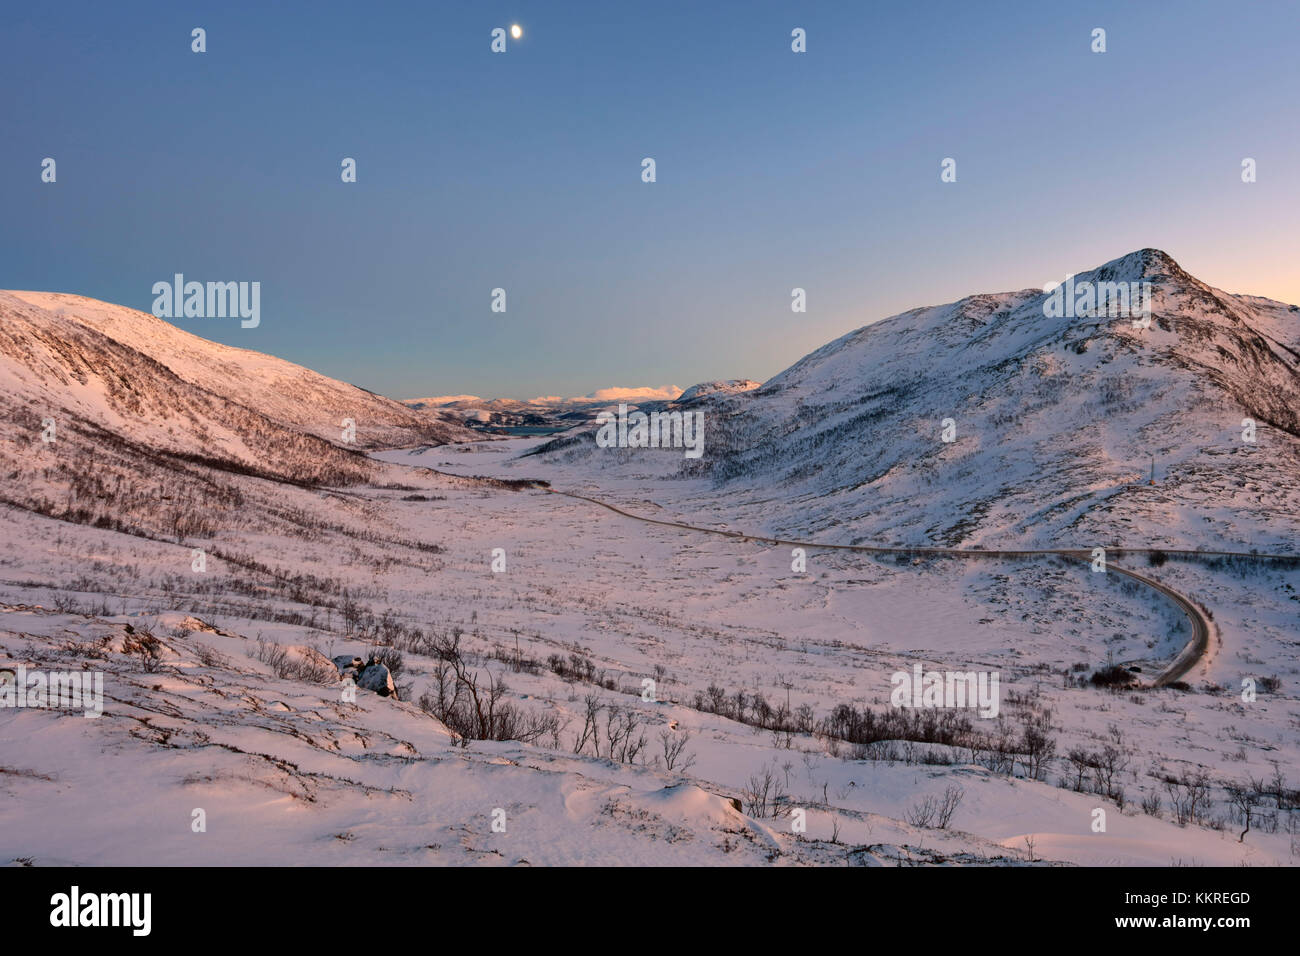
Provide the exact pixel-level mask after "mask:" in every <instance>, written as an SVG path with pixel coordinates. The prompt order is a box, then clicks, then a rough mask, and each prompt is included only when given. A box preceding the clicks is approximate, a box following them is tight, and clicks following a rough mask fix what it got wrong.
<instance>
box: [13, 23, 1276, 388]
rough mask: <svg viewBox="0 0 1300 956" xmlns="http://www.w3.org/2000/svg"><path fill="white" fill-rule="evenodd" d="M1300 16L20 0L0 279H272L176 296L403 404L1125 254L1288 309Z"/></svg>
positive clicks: (682, 368) (769, 364)
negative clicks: (1178, 266) (514, 29)
mask: <svg viewBox="0 0 1300 956" xmlns="http://www.w3.org/2000/svg"><path fill="white" fill-rule="evenodd" d="M47 7H48V8H47ZM511 23H519V24H520V25H522V27H523V29H524V31H525V32H524V37H523V39H522V40H521V41H519V42H511V43H510V44H509V49H508V51H507V52H506V53H504V54H493V53H492V52H491V51H490V49H489V45H490V41H491V36H490V33H491V30H492V29H493V28H494V27H497V26H509V25H510V24H511ZM196 26H201V27H203V28H205V29H206V31H207V45H208V50H207V52H206V53H204V54H195V53H192V52H191V50H190V31H191V29H192V28H194V27H196ZM794 27H803V28H804V29H805V30H806V31H807V36H808V52H807V53H804V54H794V53H792V52H791V50H790V31H791V30H792V29H793V28H794ZM1094 27H1102V28H1104V29H1106V31H1107V47H1108V49H1107V52H1106V53H1104V54H1095V53H1092V52H1091V50H1090V34H1091V31H1092V29H1093V28H1094ZM1297 36H1300V4H1296V3H1294V2H1286V3H1283V2H1277V3H1270V2H1256V3H1250V4H1240V3H1231V2H1224V3H1218V2H1215V3H1210V2H1199V3H1198V2H1179V3H1164V2H1155V0H1151V2H1141V3H1139V2H1132V0H1127V2H1121V3H1078V4H1064V3H1060V4H1058V3H1032V2H1027V3H988V4H985V3H978V4H976V3H968V2H966V3H907V4H897V3H890V4H885V3H867V2H854V3H849V2H844V3H764V2H744V3H730V2H710V3H701V2H685V3H671V2H656V3H653V4H632V3H621V2H599V3H596V2H593V3H587V2H559V0H547V2H525V0H509V2H505V3H495V2H492V0H482V2H472V3H471V2H465V3H434V2H422V3H409V4H407V3H372V4H338V3H331V2H316V3H310V4H307V3H304V4H293V3H280V4H274V5H271V4H265V3H227V2H223V3H211V4H187V3H175V2H165V3H144V2H140V3H126V4H105V3H103V2H99V0H97V2H87V3H82V2H59V3H56V4H50V5H35V4H33V5H23V6H13V7H12V8H11V9H9V10H7V11H6V24H5V29H4V31H3V33H0V86H2V88H3V89H4V90H6V93H5V95H4V97H3V99H0V130H3V131H4V132H3V135H2V136H0V143H2V144H3V145H2V146H0V210H2V211H3V214H4V218H5V224H4V229H3V230H0V287H2V288H18V289H42V290H53V291H64V292H75V293H79V294H83V295H89V296H93V297H96V298H100V299H105V300H109V301H112V302H118V303H121V304H124V305H129V306H133V307H135V308H140V309H143V310H148V309H149V308H150V307H151V304H152V301H153V297H152V295H151V291H150V290H151V288H152V285H153V283H155V282H157V281H161V280H169V279H170V278H171V276H172V275H173V274H174V273H176V272H182V273H184V274H185V276H186V278H187V279H197V280H200V281H207V280H222V281H224V280H245V281H254V280H255V281H260V282H261V283H262V322H261V325H260V326H259V327H258V328H256V329H241V328H240V326H239V323H238V321H232V320H226V319H188V320H186V319H179V320H176V322H177V324H178V325H180V326H181V327H183V328H186V329H188V330H190V331H193V332H196V333H197V334H200V335H203V336H205V337H208V338H212V339H216V340H218V341H222V342H226V343H229V344H232V345H238V346H243V347H246V348H251V349H256V350H258V351H264V352H270V353H273V354H275V355H279V356H282V357H284V358H287V359H290V360H292V361H295V362H300V363H302V364H304V365H308V366H310V367H312V368H315V369H317V370H319V371H321V372H324V373H326V374H328V375H332V376H335V377H338V378H342V379H345V380H347V381H351V382H355V383H357V384H359V385H362V386H365V387H367V388H370V389H373V390H375V391H380V392H383V393H385V394H388V395H393V396H396V397H411V396H417V395H433V394H450V393H461V392H468V393H472V394H478V395H484V396H498V395H502V396H510V397H520V398H530V397H533V396H535V395H541V394H560V395H566V396H567V395H577V394H582V393H586V392H590V391H592V390H594V389H596V388H600V387H605V386H612V385H628V386H631V385H659V384H664V383H675V384H677V385H681V386H683V387H685V386H688V385H690V384H692V383H694V382H696V381H700V380H705V379H712V378H732V377H750V378H758V379H765V378H768V377H770V376H771V375H773V374H775V373H776V372H778V371H780V370H781V369H783V368H785V367H786V366H788V365H790V364H791V363H792V362H794V361H795V360H797V359H798V358H800V357H801V356H802V355H804V354H805V353H807V352H808V351H811V350H812V349H814V348H816V347H818V346H820V345H822V344H824V343H825V342H827V341H829V340H830V339H833V338H835V337H836V336H838V335H840V334H842V333H843V332H845V331H848V330H849V329H852V328H855V327H857V326H859V325H863V324H865V323H867V322H870V321H873V320H875V319H878V318H881V317H884V316H886V315H890V314H893V313H896V312H900V311H903V310H905V309H908V308H912V307H914V306H919V305H928V304H934V303H938V302H945V301H950V300H952V299H956V298H959V297H961V296H963V295H966V294H969V293H973V292H980V291H1001V290H1004V289H1016V288H1023V287H1027V286H1031V285H1033V286H1041V285H1044V284H1045V283H1047V282H1049V281H1054V280H1058V279H1060V278H1062V277H1063V276H1064V274H1065V273H1066V272H1067V271H1079V270H1083V269H1086V268H1090V267H1092V266H1095V265H1098V264H1100V263H1101V262H1104V261H1106V260H1108V259H1112V258H1115V257H1117V256H1120V255H1123V254H1125V253H1127V252H1130V251H1132V250H1134V249H1137V248H1141V247H1144V246H1157V247H1159V248H1163V249H1165V250H1166V251H1167V252H1169V253H1170V254H1171V255H1173V256H1174V257H1175V258H1176V259H1178V260H1179V261H1180V262H1181V263H1182V265H1183V266H1184V267H1185V268H1187V269H1188V270H1189V271H1191V272H1192V273H1193V274H1195V275H1198V276H1199V277H1201V278H1203V279H1205V280H1207V281H1209V282H1212V283H1214V284H1215V285H1218V286H1221V287H1223V288H1226V289H1228V290H1229V291H1237V292H1251V293H1255V294H1260V295H1268V296H1271V297H1274V298H1279V299H1283V300H1286V301H1290V302H1300V269H1297V268H1296V262H1297V253H1300V238H1298V237H1300V229H1298V228H1297V225H1296V222H1297V216H1296V214H1297V211H1300V210H1298V206H1300V203H1298V201H1297V195H1298V190H1300V123H1297V121H1296V115H1297V107H1296V104H1297V101H1298V95H1297V94H1298V93H1300V57H1297V55H1296V37H1297ZM46 156H50V157H54V158H55V159H56V161H57V163H58V167H57V168H58V181H57V182H56V183H54V184H46V183H42V182H41V181H40V164H41V160H42V159H43V158H44V157H46ZM345 156H346V157H354V158H355V159H356V160H357V164H358V182H356V183H355V184H344V183H342V182H341V181H340V177H339V172H340V165H339V164H340V161H341V160H342V159H343V157H345ZM646 156H651V157H654V159H655V160H656V164H657V175H658V181H657V182H655V183H653V184H646V183H643V182H642V181H641V176H640V173H641V160H642V158H643V157H646ZM944 157H953V158H955V159H956V160H957V182H956V183H952V184H944V183H941V182H940V179H939V172H940V161H941V160H942V159H943V158H944ZM1244 157H1252V158H1254V159H1256V161H1257V163H1258V182H1256V183H1253V184H1249V185H1246V184H1243V183H1242V182H1241V178H1240V164H1241V160H1242V159H1243V158H1244ZM795 286H799V287H803V288H805V289H806V290H807V295H808V312H807V313H806V314H802V315H799V314H794V313H792V312H791V311H790V290H791V289H792V288H793V287H795ZM495 287H503V288H505V289H506V290H507V302H508V311H507V312H506V313H504V314H500V313H493V312H492V311H491V310H490V301H491V290H492V289H493V288H495Z"/></svg>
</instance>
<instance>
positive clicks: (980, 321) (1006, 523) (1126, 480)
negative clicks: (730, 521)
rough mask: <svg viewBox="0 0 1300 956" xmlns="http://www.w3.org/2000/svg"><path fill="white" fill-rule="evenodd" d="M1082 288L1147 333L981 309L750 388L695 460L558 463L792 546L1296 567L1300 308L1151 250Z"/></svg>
mask: <svg viewBox="0 0 1300 956" xmlns="http://www.w3.org/2000/svg"><path fill="white" fill-rule="evenodd" d="M1085 280H1086V281H1091V282H1093V283H1098V282H1106V281H1114V282H1137V283H1141V282H1149V283H1150V285H1151V290H1152V313H1153V316H1152V321H1151V324H1150V328H1139V327H1135V326H1134V323H1133V320H1132V318H1130V317H1128V316H1121V317H1113V318H1112V317H1058V318H1053V317H1049V314H1048V313H1049V312H1050V311H1051V310H1048V309H1045V307H1044V303H1045V300H1046V298H1047V296H1046V295H1045V293H1044V292H1043V291H1042V290H1038V289H1029V290H1021V291H1018V292H1006V293H1000V294H993V295H975V296H971V297H969V298H965V299H962V300H961V301H959V302H955V303H951V304H949V305H942V306H935V307H931V308H922V309H915V310H912V311H910V312H906V313H903V314H902V315H898V316H894V317H893V318H890V319H886V320H884V321H881V322H878V323H876V324H873V325H869V326H866V327H864V328H861V329H858V330H856V331H853V332H850V333H848V334H847V335H845V336H843V337H841V338H839V339H837V340H835V341H834V342H831V343H829V344H828V345H826V346H823V347H822V348H820V349H818V350H817V351H815V352H813V353H812V354H810V355H808V356H806V357H805V358H803V359H801V360H800V361H799V362H797V363H795V364H794V365H793V366H791V367H790V368H789V369H787V370H786V371H784V372H782V373H781V374H779V375H777V376H776V377H775V378H773V379H771V380H770V381H768V382H766V383H765V384H764V385H763V386H762V387H761V388H760V389H757V390H755V391H752V392H749V393H741V394H739V395H730V394H717V395H713V396H706V397H704V398H703V399H702V401H701V403H700V404H698V405H696V406H695V407H696V408H701V407H702V408H704V409H705V411H706V427H705V454H704V457H703V458H702V459H701V460H699V461H698V462H683V461H682V460H681V456H680V454H674V453H671V452H667V453H665V452H662V451H658V450H646V453H645V454H642V455H639V456H638V455H636V454H634V453H633V452H632V451H631V450H624V451H611V450H609V449H599V448H596V447H594V444H592V443H591V442H590V440H589V439H588V441H587V444H586V445H585V446H579V445H576V444H575V442H574V440H572V439H568V438H566V439H561V440H559V441H557V442H556V443H555V445H554V451H553V452H552V453H551V454H552V458H553V460H557V461H558V460H560V459H561V457H562V458H563V460H564V461H566V462H568V463H570V464H576V463H584V464H585V465H586V466H587V467H595V468H601V469H609V468H612V469H615V470H617V469H626V468H634V469H637V470H638V472H639V473H645V471H646V469H647V463H648V462H649V461H650V460H651V459H652V458H654V459H656V460H658V462H659V463H660V465H661V466H662V467H661V473H663V474H673V475H677V476H686V477H708V478H710V479H711V480H712V481H713V482H714V483H715V485H717V486H719V487H721V488H723V489H725V491H726V493H727V495H728V497H729V499H730V500H733V501H735V500H737V499H738V498H739V499H748V500H750V501H751V502H754V503H756V504H759V503H761V510H759V511H756V515H757V516H758V517H761V519H762V520H763V521H765V522H766V524H767V527H768V528H769V529H770V530H774V531H781V532H795V531H800V532H810V531H812V532H822V531H826V532H834V533H835V534H836V537H837V538H839V539H847V538H854V539H857V540H869V541H871V542H876V543H883V544H895V543H896V544H913V543H922V542H928V543H935V544H943V545H953V546H956V545H965V546H971V545H985V546H992V545H994V544H1002V543H1022V544H1028V543H1034V542H1038V543H1044V544H1046V543H1060V544H1069V545H1072V546H1073V545H1079V546H1084V545H1087V546H1093V545H1095V544H1112V543H1117V542H1124V543H1130V544H1134V545H1136V544H1139V543H1145V542H1147V541H1154V542H1155V543H1168V544H1180V545H1183V546H1186V547H1206V548H1217V547H1224V546H1232V547H1240V548H1250V547H1258V548H1259V549H1261V550H1264V549H1273V550H1293V549H1294V548H1295V544H1294V542H1295V540H1296V535H1297V532H1300V521H1298V518H1297V516H1300V351H1298V349H1297V343H1300V312H1298V311H1297V310H1296V307H1294V306H1287V305H1284V304H1282V303H1278V302H1272V301H1270V300H1267V299H1261V298H1258V297H1252V296H1237V295H1231V294H1228V293H1226V292H1222V291H1220V290H1218V289H1214V288H1212V287H1210V286H1208V285H1206V284H1205V283H1203V282H1200V281H1199V280H1197V279H1195V278H1193V277H1192V276H1190V275H1188V274H1187V273H1186V272H1184V271H1183V270H1182V269H1181V268H1180V267H1179V266H1178V264H1177V263H1176V262H1174V261H1173V259H1171V258H1170V257H1169V256H1168V255H1166V254H1165V253H1163V252H1160V251H1158V250H1154V249H1144V250H1141V251H1138V252H1135V253H1132V254H1130V255H1127V256H1124V257H1122V258H1120V259H1116V260H1114V261H1113V262H1109V263H1107V264H1106V265H1104V266H1101V267H1100V268H1097V269H1094V270H1092V271H1090V272H1085V273H1081V274H1079V275H1078V276H1076V283H1077V282H1082V281H1085ZM1246 418H1250V419H1252V420H1253V421H1254V422H1256V423H1257V431H1256V435H1255V437H1256V441H1255V442H1254V443H1250V442H1247V441H1244V440H1243V437H1242V435H1243V420H1244V419H1246ZM947 419H951V423H952V428H953V429H954V430H955V434H954V437H955V440H954V441H952V442H945V441H943V440H942V439H943V433H944V422H945V420H947ZM541 457H542V458H543V460H545V459H546V457H547V455H546V454H545V453H543V455H542V456H541ZM1153 460H1154V467H1155V476H1156V483H1155V485H1154V486H1153V485H1151V484H1149V483H1148V481H1149V473H1150V470H1151V468H1152V463H1153ZM533 461H536V459H533ZM845 532H847V534H846V533H845ZM1134 539H1141V540H1140V541H1137V540H1134Z"/></svg>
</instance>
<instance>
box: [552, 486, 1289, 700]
mask: <svg viewBox="0 0 1300 956" xmlns="http://www.w3.org/2000/svg"><path fill="white" fill-rule="evenodd" d="M534 487H536V488H540V489H541V490H542V491H547V492H550V493H551V494H553V495H562V496H564V497H566V498H576V499H578V500H579V501H586V502H590V503H591V504H594V505H599V506H600V507H602V508H605V509H608V510H609V511H612V512H614V514H617V515H622V516H623V517H624V518H631V519H632V520H633V521H642V522H645V523H646V524H657V525H662V526H663V527H666V528H678V529H680V530H682V531H697V532H701V533H703V534H713V535H721V536H722V537H727V538H735V539H736V540H738V541H753V542H757V543H759V544H771V545H789V546H792V547H797V548H821V549H831V550H839V551H864V552H869V553H875V554H937V555H949V556H952V557H961V558H1025V557H1040V556H1043V555H1059V556H1062V557H1067V558H1074V559H1075V560H1080V561H1091V559H1092V552H1091V551H1078V550H1071V549H1068V548H1031V549H1022V550H997V551H986V550H982V549H977V548H933V547H915V548H905V547H885V546H882V545H869V544H826V543H823V542H819V541H798V540H794V539H788V538H773V537H768V536H766V535H753V534H742V533H741V532H739V531H724V530H722V529H719V528H704V527H700V526H699V525H692V524H686V523H684V522H681V521H666V520H664V519H662V518H647V517H645V516H644V515H638V514H634V513H632V512H631V511H624V510H623V509H622V508H619V507H618V506H616V505H612V504H610V503H609V502H607V501H601V500H600V499H599V498H592V497H589V496H588V495H580V494H577V493H576V492H572V491H560V490H558V489H556V488H552V487H550V486H549V485H543V484H535V485H534ZM1107 550H1110V551H1116V552H1120V553H1127V554H1144V553H1146V554H1151V553H1155V552H1157V551H1161V552H1163V553H1165V554H1180V555H1197V556H1210V557H1219V556H1236V557H1251V558H1291V557H1292V556H1291V555H1274V554H1262V555H1261V554H1252V553H1249V552H1240V551H1182V550H1170V549H1168V548H1110V549H1107ZM1106 567H1107V569H1109V570H1113V571H1117V572H1119V573H1120V574H1122V575H1124V576H1125V577H1128V578H1131V579H1132V580H1134V581H1137V582H1138V583H1140V584H1144V585H1146V586H1147V587H1149V588H1151V589H1152V590H1154V591H1156V592H1157V593H1158V594H1162V595H1164V596H1165V597H1166V598H1168V599H1169V600H1170V601H1172V602H1173V603H1174V605H1175V606H1176V607H1177V608H1178V609H1179V610H1181V611H1182V612H1183V614H1185V615H1186V616H1187V620H1188V621H1189V622H1190V623H1191V626H1192V638H1191V640H1189V641H1188V642H1187V644H1186V645H1184V647H1183V649H1182V650H1180V651H1179V652H1178V654H1176V655H1175V656H1174V658H1173V660H1172V661H1170V662H1169V664H1167V665H1166V666H1165V669H1164V670H1162V671H1161V672H1160V673H1159V674H1158V675H1156V677H1155V678H1154V679H1153V680H1152V681H1151V682H1150V684H1149V685H1147V686H1149V687H1163V686H1165V685H1167V684H1171V683H1173V682H1174V681H1176V680H1179V679H1180V678H1181V677H1183V676H1184V675H1185V674H1186V673H1187V672H1188V671H1190V670H1191V669H1192V668H1193V667H1195V666H1196V664H1197V662H1198V661H1200V660H1201V658H1202V657H1203V656H1204V655H1205V652H1206V651H1207V650H1208V649H1209V646H1210V621H1209V618H1208V616H1207V615H1206V614H1205V612H1204V611H1202V610H1201V609H1200V608H1199V607H1198V606H1197V605H1196V604H1195V603H1194V602H1193V601H1192V599H1191V598H1189V597H1187V596H1186V595H1185V594H1181V593H1179V592H1178V591H1175V590H1174V589H1173V588H1171V587H1169V586H1168V585H1166V584H1162V583H1160V582H1159V581H1157V580H1155V579H1154V578H1149V577H1147V576H1146V575H1145V574H1139V573H1138V572H1136V571H1130V570H1129V569H1127V568H1122V567H1120V566H1119V565H1117V564H1114V563H1113V562H1109V561H1108V562H1107V564H1106Z"/></svg>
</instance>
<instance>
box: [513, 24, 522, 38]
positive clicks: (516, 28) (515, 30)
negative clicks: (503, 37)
mask: <svg viewBox="0 0 1300 956" xmlns="http://www.w3.org/2000/svg"><path fill="white" fill-rule="evenodd" d="M510 35H511V36H512V37H514V38H515V39H516V40H518V39H519V38H520V37H521V36H523V35H524V28H523V27H521V26H520V25H519V24H517V23H512V24H511V25H510Z"/></svg>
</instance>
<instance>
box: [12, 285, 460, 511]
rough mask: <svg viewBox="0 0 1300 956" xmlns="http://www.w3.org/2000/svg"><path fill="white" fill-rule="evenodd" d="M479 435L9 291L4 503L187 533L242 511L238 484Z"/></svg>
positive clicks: (103, 312)
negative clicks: (350, 437) (366, 451)
mask: <svg viewBox="0 0 1300 956" xmlns="http://www.w3.org/2000/svg"><path fill="white" fill-rule="evenodd" d="M344 418H350V419H352V420H354V421H355V422H356V443H355V444H356V446H357V449H356V450H354V449H353V448H351V447H349V446H348V444H347V443H346V441H344V440H343V439H344V429H343V419H344ZM469 435H470V433H469V432H467V431H465V430H464V429H462V428H460V427H459V426H458V425H453V424H449V423H447V422H445V421H444V420H442V419H439V418H435V417H432V416H430V415H427V414H424V413H420V412H417V411H413V410H411V409H408V408H406V407H405V406H403V405H401V404H400V403H398V402H394V401H391V400H389V399H386V398H382V397H380V396H378V395H374V394H372V393H370V392H367V391H365V390H363V389H359V388H356V387H355V386H352V385H347V384H345V383H343V382H338V381H334V380H333V379H329V378H326V377H325V376H323V375H319V374H317V373H316V372H312V371H310V370H309V369H305V368H302V367H301V366H297V365H294V364H292V363H290V362H286V361H283V360H281V359H276V358H273V357H271V356H267V355H261V354H259V353H256V352H250V351H247V350H244V349H236V348H230V347H228V346H224V345H218V344H216V343H213V342H208V341H206V340H204V339H201V338H199V337H197V336H194V335H190V334H189V333H187V332H183V331H181V330H180V329H177V328H175V327H174V326H171V325H169V324H168V323H166V322H163V321H162V320H160V319H157V318H155V317H153V316H152V315H148V314H146V313H143V312H137V311H134V310H132V309H125V308H122V307H120V306H114V305H109V304H107V303H103V302H98V301H96V300H93V299H86V298H82V297H79V296H71V295H61V294H53V293H32V292H21V293H18V292H0V467H3V468H4V473H5V475H6V480H5V482H4V483H3V486H0V498H2V499H3V500H4V501H7V502H9V503H11V504H15V505H18V506H20V507H24V508H30V509H32V510H36V511H38V512H40V513H42V514H48V515H55V516H58V517H63V518H66V519H68V520H72V521H78V522H81V523H92V524H99V525H101V526H104V527H115V528H121V529H123V530H131V531H133V532H143V533H150V534H161V533H166V534H169V535H173V536H179V535H181V534H183V533H184V531H185V530H186V529H190V530H194V529H196V528H198V527H201V526H203V525H204V524H205V523H206V522H207V521H208V520H209V519H211V518H212V517H213V516H215V515H218V514H221V513H223V512H230V511H233V510H237V509H238V507H239V502H240V500H241V496H242V494H243V493H244V492H243V491H241V490H240V489H239V488H237V487H235V485H234V484H232V482H231V481H230V476H231V475H251V476H258V477H264V478H269V479H272V480H276V481H288V482H292V483H295V484H302V485H320V484H330V485H346V484H352V483H355V482H358V481H363V480H367V479H369V478H371V477H373V475H374V474H375V471H376V466H375V465H374V463H373V462H371V461H370V460H369V459H367V458H366V457H365V456H364V455H363V454H362V453H361V451H360V449H361V448H365V447H367V446H369V447H377V446H387V445H396V444H415V443H418V442H424V443H437V442H440V441H448V440H455V439H458V438H461V437H465V436H469Z"/></svg>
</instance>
